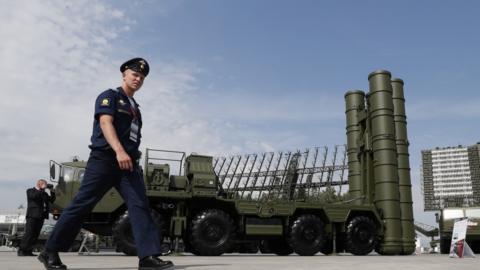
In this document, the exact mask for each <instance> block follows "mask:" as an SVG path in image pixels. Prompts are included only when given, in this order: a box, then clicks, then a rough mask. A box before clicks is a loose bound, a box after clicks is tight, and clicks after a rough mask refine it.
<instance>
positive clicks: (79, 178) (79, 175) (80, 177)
mask: <svg viewBox="0 0 480 270" xmlns="http://www.w3.org/2000/svg"><path fill="white" fill-rule="evenodd" d="M84 175H85V170H80V171H79V172H78V181H80V182H82V181H83V176H84Z"/></svg>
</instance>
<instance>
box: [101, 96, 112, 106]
mask: <svg viewBox="0 0 480 270" xmlns="http://www.w3.org/2000/svg"><path fill="white" fill-rule="evenodd" d="M100 106H110V98H104V99H102V102H101V103H100Z"/></svg>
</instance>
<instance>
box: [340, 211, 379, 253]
mask: <svg viewBox="0 0 480 270" xmlns="http://www.w3.org/2000/svg"><path fill="white" fill-rule="evenodd" d="M345 237H346V239H345V244H346V245H345V249H346V251H347V252H350V253H352V254H354V255H367V254H369V253H370V252H372V251H373V249H374V248H375V246H376V245H377V230H376V226H375V222H373V220H372V219H371V218H369V217H366V216H356V217H354V218H352V219H351V220H350V222H348V225H347V230H346V233H345Z"/></svg>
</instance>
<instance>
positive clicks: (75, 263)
mask: <svg viewBox="0 0 480 270" xmlns="http://www.w3.org/2000/svg"><path fill="white" fill-rule="evenodd" d="M61 257H62V260H63V262H64V263H65V264H66V265H67V266H68V269H70V270H114V269H119V270H123V269H125V270H126V269H132V270H134V269H137V267H136V266H137V259H136V258H135V257H127V256H123V255H120V254H115V253H98V254H92V255H78V254H76V253H62V254H61ZM165 259H168V260H172V261H173V262H174V263H175V264H176V268H175V269H188V270H207V269H208V270H210V269H211V270H216V269H218V270H220V269H222V270H229V269H231V270H240V269H241V270H257V269H258V270H269V269H271V270H273V269H275V270H277V269H288V270H297V269H298V270H300V269H306V270H314V269H322V270H323V269H348V270H360V269H368V270H396V269H398V270H414V269H419V270H420V269H421V270H424V269H434V270H443V269H445V270H447V269H449V270H451V269H462V270H463V269H465V270H467V269H475V270H478V269H480V268H479V265H480V256H477V257H476V258H464V259H453V258H449V257H448V256H447V255H438V254H435V255H430V254H428V255H427V254H425V255H412V256H378V255H369V256H350V255H346V254H345V255H333V256H322V255H318V256H314V257H300V256H287V257H279V256H270V255H249V256H247V255H227V256H225V255H223V256H220V257H197V256H193V255H182V256H168V257H165ZM0 269H1V270H34V269H38V270H42V269H44V268H43V265H42V264H40V262H38V261H37V259H36V257H17V256H16V253H14V252H12V251H0Z"/></svg>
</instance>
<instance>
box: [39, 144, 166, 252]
mask: <svg viewBox="0 0 480 270" xmlns="http://www.w3.org/2000/svg"><path fill="white" fill-rule="evenodd" d="M112 187H115V188H116V189H117V190H118V192H119V193H120V194H121V195H122V198H123V200H124V201H125V203H126V205H127V209H128V215H129V216H130V222H131V223H132V230H133V236H134V238H135V243H136V247H137V254H138V257H139V258H144V257H147V256H151V255H153V256H157V255H160V254H161V251H160V240H159V237H158V229H157V228H156V225H155V223H154V222H153V220H152V217H151V215H150V208H149V205H148V199H147V195H146V192H145V184H144V182H143V176H142V173H141V171H140V168H139V167H138V166H136V167H135V169H134V171H133V172H130V171H122V170H120V169H119V167H118V163H117V161H116V159H115V157H114V156H113V157H112V156H111V155H107V154H104V153H102V152H101V151H92V152H91V154H90V158H89V159H88V163H87V167H86V170H85V174H84V178H83V181H82V183H81V185H80V189H79V191H78V194H77V195H76V196H75V198H74V199H73V201H72V202H71V203H70V205H69V206H68V207H67V208H65V209H64V211H63V212H62V214H61V215H60V219H59V220H58V221H57V224H56V225H55V228H54V229H53V231H52V233H51V234H50V237H49V239H48V241H47V243H46V250H47V251H68V249H69V248H70V246H71V245H72V243H73V241H74V240H75V237H76V235H77V234H78V233H79V231H80V229H81V226H82V220H83V219H84V218H85V217H86V216H87V215H88V214H89V213H90V212H91V211H92V209H93V208H94V207H95V205H96V204H97V202H98V201H99V200H100V199H101V198H102V197H103V195H104V194H105V193H106V192H107V191H108V190H109V189H110V188H112Z"/></svg>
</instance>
